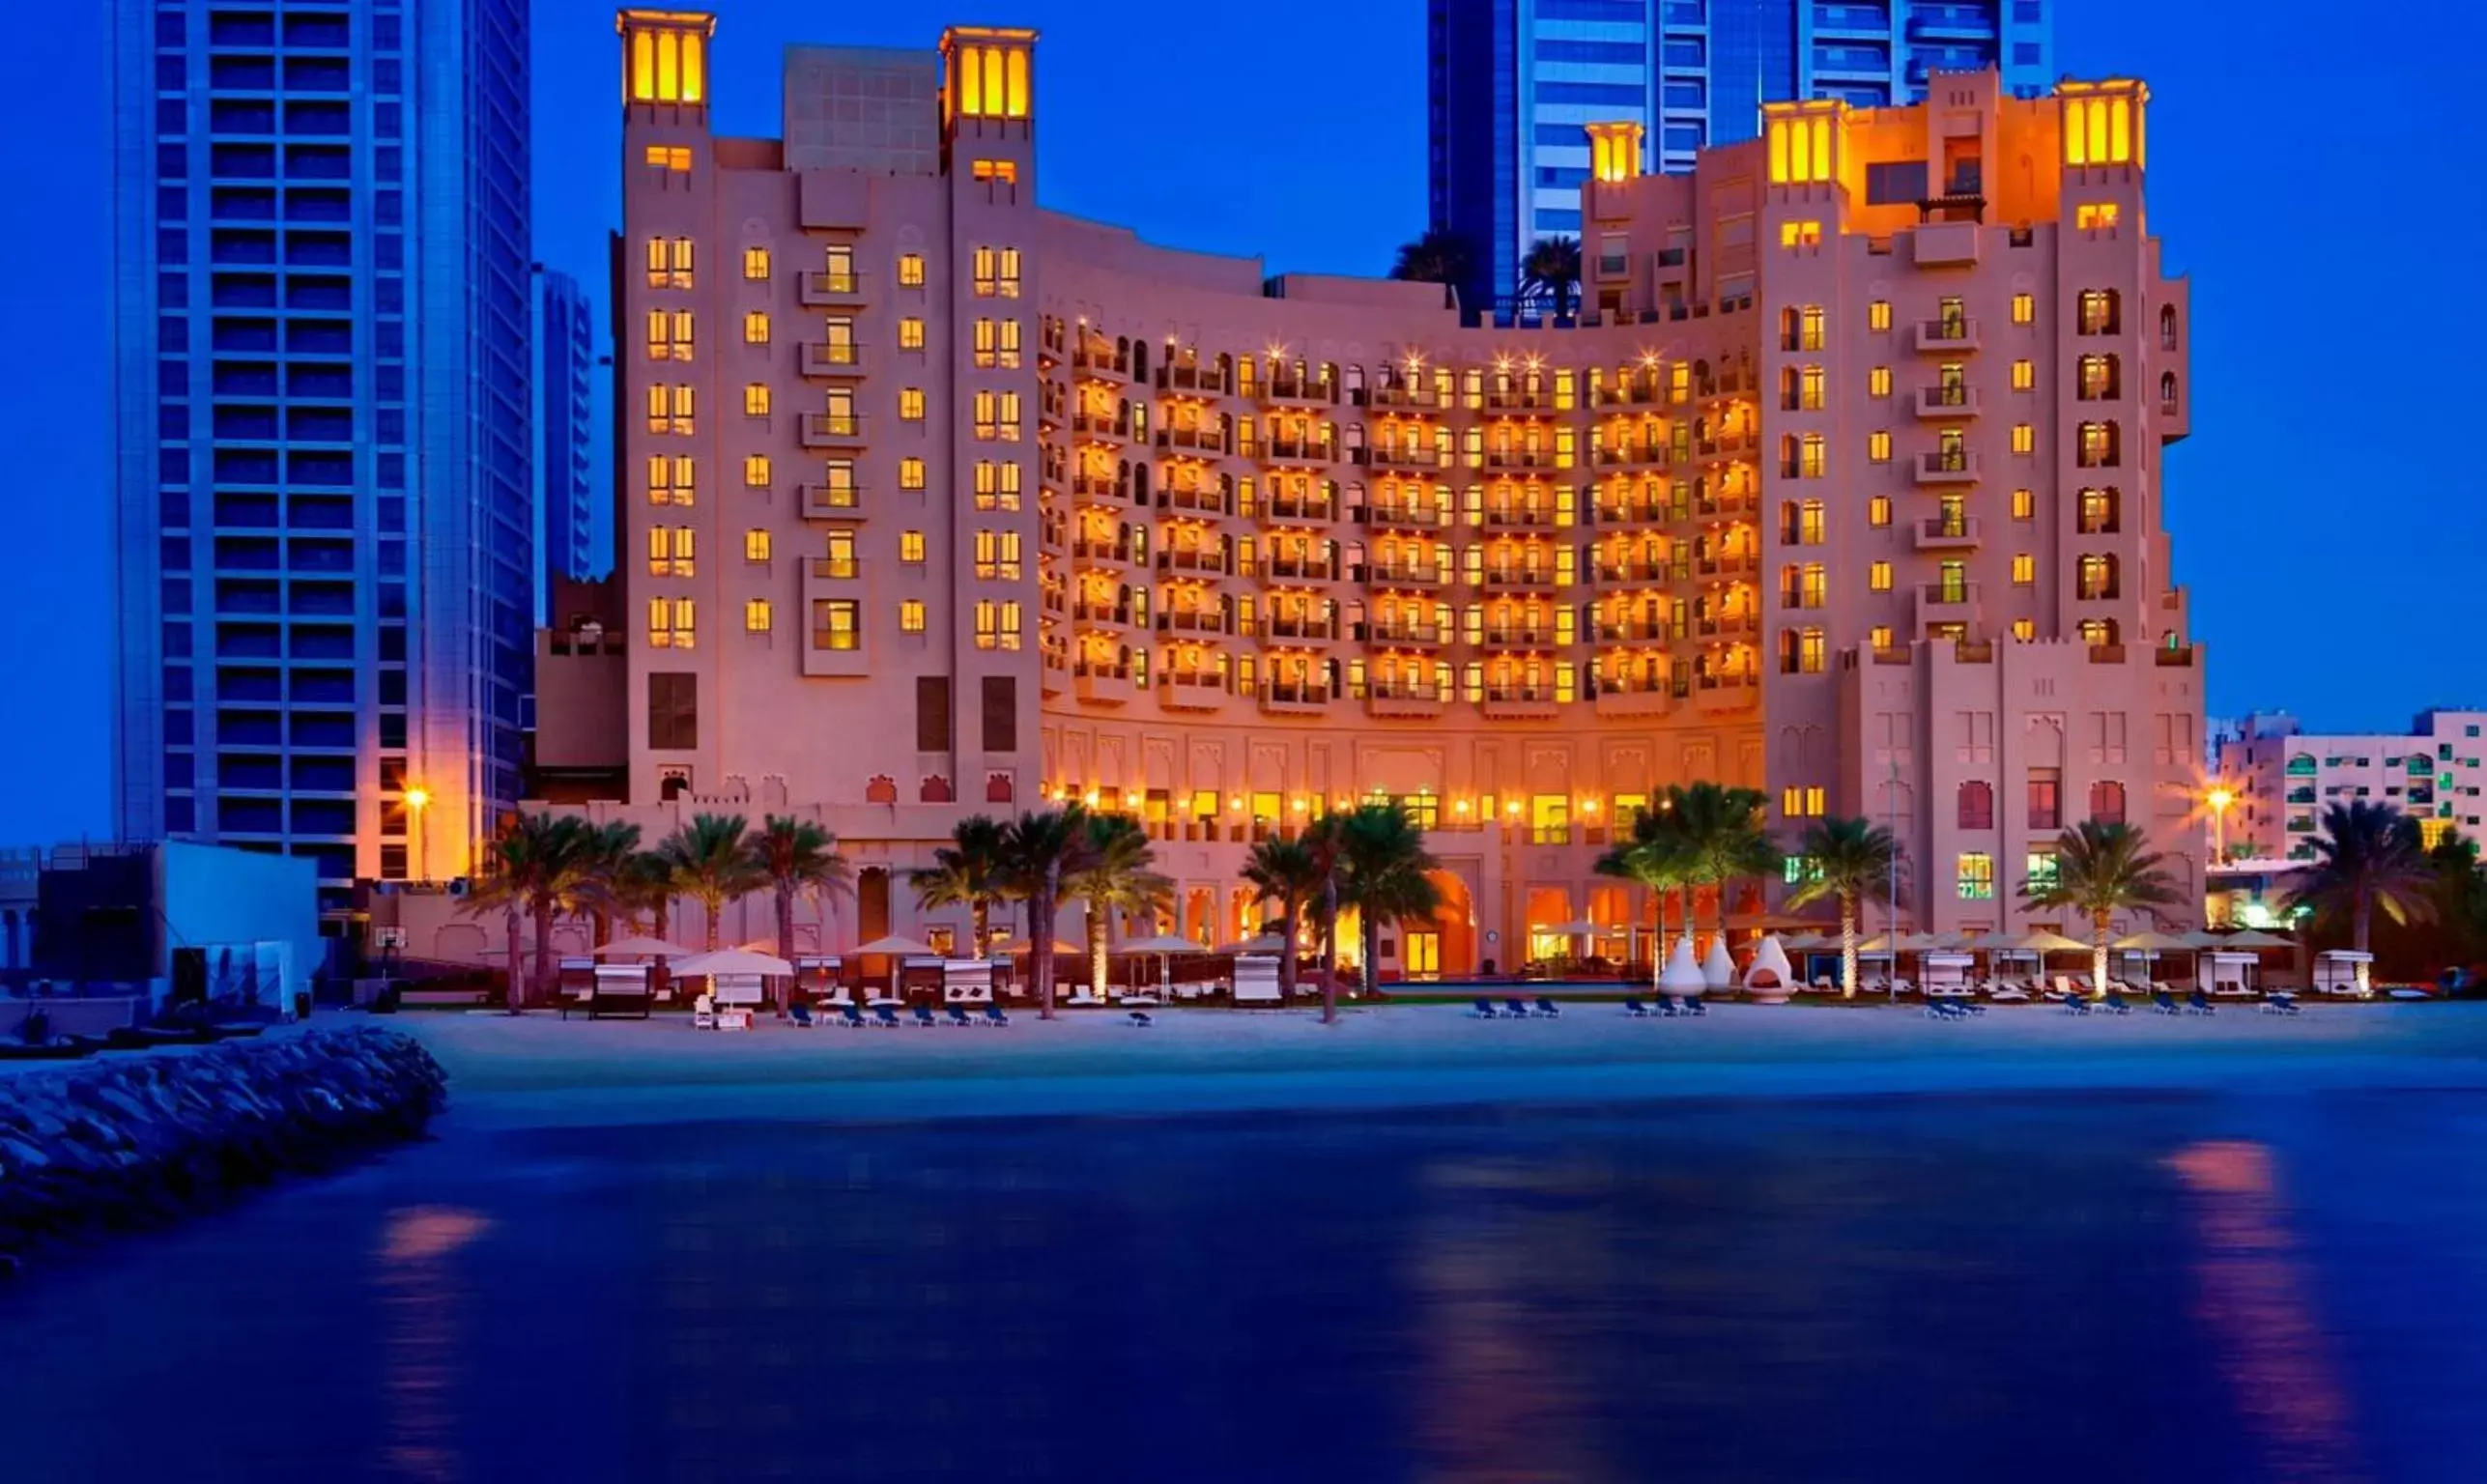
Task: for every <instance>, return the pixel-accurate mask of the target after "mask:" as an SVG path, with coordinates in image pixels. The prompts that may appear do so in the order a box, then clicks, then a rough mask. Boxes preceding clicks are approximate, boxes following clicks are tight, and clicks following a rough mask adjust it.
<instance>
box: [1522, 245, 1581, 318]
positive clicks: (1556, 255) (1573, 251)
mask: <svg viewBox="0 0 2487 1484" xmlns="http://www.w3.org/2000/svg"><path fill="white" fill-rule="evenodd" d="M1520 273H1521V287H1522V288H1523V289H1524V290H1526V291H1528V292H1529V293H1532V294H1543V295H1545V296H1547V297H1548V298H1550V299H1552V300H1554V301H1555V318H1557V319H1558V320H1559V319H1566V318H1569V317H1570V315H1571V312H1572V292H1573V291H1574V290H1575V289H1578V288H1579V287H1580V284H1581V240H1580V239H1579V238H1577V237H1568V236H1562V235H1559V234H1558V235H1557V236H1554V237H1548V238H1541V239H1539V240H1538V242H1537V244H1536V245H1535V246H1533V247H1530V248H1529V255H1528V256H1527V257H1526V258H1523V259H1522V260H1521V261H1520Z"/></svg>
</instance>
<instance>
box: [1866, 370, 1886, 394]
mask: <svg viewBox="0 0 2487 1484" xmlns="http://www.w3.org/2000/svg"><path fill="white" fill-rule="evenodd" d="M1866 395H1867V396H1870V397H1887V396H1890V395H1891V368H1890V367H1889V366H1876V367H1874V368H1873V369H1872V370H1871V371H1868V372H1867V373H1866Z"/></svg>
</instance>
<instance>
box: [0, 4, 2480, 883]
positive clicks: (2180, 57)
mask: <svg viewBox="0 0 2487 1484" xmlns="http://www.w3.org/2000/svg"><path fill="white" fill-rule="evenodd" d="M717 8H718V9H719V10H720V11H721V13H722V15H721V19H720V21H719V24H718V36H717V52H716V56H717V62H716V64H715V71H716V77H715V84H714V89H715V94H716V98H717V107H718V112H719V124H720V127H721V128H724V129H727V130H729V131H734V132H750V133H774V132H776V129H777V117H778V100H777V94H778V48H779V46H780V45H781V44H782V43H786V42H791V41H814V42H835V43H854V44H881V45H904V46H929V45H930V44H932V43H933V41H934V40H935V38H936V37H937V36H938V34H939V27H940V25H941V24H942V22H943V20H944V19H946V18H950V15H949V14H948V13H946V12H945V10H944V8H943V7H942V6H940V5H939V4H937V3H930V4H918V3H906V4H897V5H885V6H880V7H860V6H859V7H843V6H840V7H826V6H823V5H821V4H820V3H819V0H719V4H718V7H717ZM109 10H110V6H109V5H107V4H103V3H99V0H82V3H78V4H72V5H64V6H53V7H49V8H47V9H46V10H44V12H43V20H42V22H41V23H40V28H41V30H42V31H43V32H44V33H46V36H45V42H46V44H45V45H44V46H43V47H42V48H40V49H41V50H42V52H43V60H42V63H41V65H35V66H28V67H23V68H21V69H20V70H19V72H20V75H19V79H18V85H17V86H18V89H19V94H18V104H17V108H18V117H19V118H20V120H24V121H36V120H40V121H43V130H42V139H41V142H40V145H39V146H37V147H33V148H27V149H21V150H19V151H18V152H17V160H18V164H17V171H18V175H17V181H16V185H15V186H14V188H13V189H12V190H11V191H10V192H8V193H7V197H6V200H7V204H6V207H5V208H0V209H5V210H6V211H7V212H8V213H9V214H10V216H9V219H8V220H7V227H8V229H9V236H8V240H9V241H11V242H14V243H17V244H18V245H17V247H16V249H15V251H16V252H17V254H18V271H17V274H16V276H15V278H14V283H15V284H16V286H17V292H16V294H15V295H14V296H13V301H12V304H11V309H12V318H13V320H14V322H15V323H16V324H17V326H18V328H19V331H20V333H19V334H18V335H17V337H16V339H15V342H14V344H15V346H16V348H17V349H16V354H14V355H12V356H10V357H7V358H6V367H7V369H6V370H5V371H4V372H0V376H6V377H7V378H8V386H7V391H8V404H7V405H8V406H9V407H10V408H11V409H12V410H13V412H14V417H13V419H12V423H13V425H14V427H15V428H16V430H17V435H18V436H17V446H18V447H19V448H20V449H21V450H22V452H21V455H20V457H21V467H20V470H19V477H18V478H16V479H14V480H13V481H12V482H11V484H10V487H9V493H8V495H7V497H6V500H5V503H6V504H7V506H8V508H9V509H10V510H11V511H13V512H14V513H13V517H12V525H13V526H14V528H16V529H17V530H18V532H19V536H18V538H17V539H18V546H17V552H18V559H17V565H16V567H15V568H14V571H13V574H12V575H13V578H14V593H13V594H12V596H13V597H14V600H15V601H14V611H15V612H16V613H17V614H18V621H17V625H16V628H15V629H14V632H13V633H12V634H11V635H10V636H8V639H7V641H6V642H0V698H5V699H6V706H7V712H6V720H5V722H0V778H6V779H8V780H9V786H8V787H7V789H6V791H5V792H0V800H5V802H0V842H17V841H26V840H40V839H46V838H55V837H65V836H71V835H75V834H78V833H81V832H100V831H103V830H105V829H106V828H108V819H109V812H108V808H107V804H106V790H107V788H108V781H109V776H110V770H109V761H108V751H107V748H108V742H109V728H110V725H111V723H110V714H109V706H108V693H109V689H110V683H111V681H110V659H111V650H110V643H111V632H112V611H111V605H112V602H113V595H112V573H111V557H110V552H109V547H108V518H109V516H108V512H109V480H110V478H111V464H110V448H111V440H112V425H111V380H110V373H111V363H110V357H109V354H108V351H109V335H110V323H111V319H110V313H111V306H110V300H109V288H110V240H109V237H108V235H107V233H108V224H109V219H110V217H109V214H110V210H111V203H110V198H109V192H108V188H107V185H108V182H109V179H110V154H109V143H108V129H109V115H108V73H107V35H106V20H107V15H108V13H109ZM2057 10H2058V20H2057V38H2058V43H2059V50H2058V56H2059V59H2060V64H2061V66H2062V67H2063V69H2064V70H2065V71H2068V72H2071V73H2073V74H2074V75H2079V76H2103V75H2109V74H2138V75H2140V76H2143V77H2145V78H2147V79H2149V81H2150V84H2151V87H2152V90H2153V93H2154V100H2153V110H2152V116H2151V161H2150V162H2151V185H2150V195H2151V203H2152V214H2151V227H2152V229H2153V230H2154V231H2155V232H2157V233H2158V234H2159V235H2160V236H2161V237H2162V238H2163V239H2164V240H2165V242H2166V244H2167V246H2166V252H2167V264H2168V266H2169V268H2170V269H2171V271H2177V272H2183V273H2187V274H2190V275H2191V276H2192V279H2193V310H2194V321H2193V328H2194V335H2193V346H2194V367H2193V386H2194V402H2193V406H2194V419H2193V436H2192V438H2191V439H2190V440H2189V441H2188V442H2186V443H2183V444H2181V445H2179V446H2178V447H2177V448H2176V449H2175V450H2174V451H2173V452H2172V454H2171V455H2170V457H2169V460H2168V471H2167V490H2168V505H2169V510H2170V514H2169V524H2170V526H2171V527H2172V528H2173V529H2174V532H2175V537H2176V543H2175V544H2176V572H2177V576H2178V578H2179V580H2180V581H2182V582H2184V583H2185V584H2186V585H2188V586H2189V587H2191V589H2192V593H2193V614H2194V633H2195V635H2196V637H2197V638H2198V639H2200V640H2202V641H2203V642H2206V643H2208V644H2209V645H2210V646H2211V651H2212V652H2211V665H2212V669H2211V671H2210V678H2211V709H2212V710H2213V712H2214V713H2215V714H2216V713H2221V712H2230V711H2240V710H2244V709H2247V708H2285V709H2289V710H2294V711H2295V712H2297V713H2298V714H2299V715H2300V716H2301V718H2303V719H2304V720H2305V721H2306V722H2307V723H2308V724H2309V725H2310V726H2313V727H2317V728H2326V729H2336V730H2346V729H2357V728H2375V729H2383V728H2397V727H2399V726H2401V725H2403V724H2404V723H2405V722H2406V720H2407V718H2408V716H2409V714H2410V713H2411V712H2412V711H2414V710H2415V709H2416V708H2417V707H2419V706H2422V705H2425V704H2429V703H2434V702H2438V701H2454V702H2468V703H2470V704H2487V660H2482V659H2481V658H2480V649H2479V646H2478V638H2477V636H2478V635H2479V633H2480V631H2481V627H2482V626H2481V624H2480V623H2479V618H2478V614H2479V608H2480V588H2481V585H2482V579H2487V499H2482V490H2481V482H2482V481H2481V477H2480V473H2479V470H2480V468H2481V465H2480V462H2479V461H2478V459H2477V458H2476V457H2475V455H2474V453H2471V454H2465V453H2464V452H2463V451H2462V450H2463V449H2465V448H2469V447H2471V446H2472V445H2471V444H2470V443H2469V442H2466V441H2465V439H2464V438H2463V436H2462V435H2461V433H2460V430H2461V429H2464V428H2474V427H2476V426H2477V425H2478V423H2479V420H2480V419H2479V414H2478V412H2477V396H2478V385H2479V384H2478V381H2477V378H2476V344H2475V340H2476V327H2477V324H2478V314H2477V300H2478V272H2479V270H2478V267H2477V264H2478V261H2479V258H2478V254H2479V248H2480V243H2481V242H2482V241H2487V208H2482V205H2481V202H2482V194H2481V187H2480V185H2479V181H2478V178H2477V170H2478V162H2479V160H2480V159H2481V158H2487V113H2482V111H2481V110H2480V109H2478V108H2477V107H2476V105H2475V102H2474V100H2473V99H2472V98H2469V97H2466V96H2465V95H2464V94H2463V93H2462V92H2461V91H2459V86H2460V84H2461V83H2462V82H2463V81H2465V80H2466V73H2464V72H2463V71H2462V70H2461V67H2460V59H2462V58H2466V57H2473V56H2477V55H2480V54H2482V52H2487V15H2482V8H2480V7H2477V6H2475V5H2473V4H2471V3H2469V0H2403V3H2400V4H2397V5H2393V6H2389V7H2378V8H2376V11H2377V12H2379V13H2380V12H2388V13H2389V21H2388V23H2376V24H2368V23H2365V20H2364V15H2365V14H2366V13H2361V12H2358V11H2355V10H2351V9H2344V8H2343V7H2341V6H2340V5H2339V4H2338V3H2337V0H2329V3H2326V4H2323V5H2321V6H2316V5H2313V4H2294V3H2285V0H2260V3H2256V4H2252V5H2245V4H2230V3H2224V0H2058V3H2057ZM535 15H536V38H535V58H534V60H535V78H536V85H535V118H536V141H535V152H534V156H535V168H536V195H535V212H536V224H535V241H536V253H537V256H539V257H540V258H543V259H544V260H546V261H547V262H549V263H552V264H553V265H555V266H557V267H560V268H565V269H567V270H569V271H572V272H575V273H577V274H578V275H580V276H581V277H582V278H583V279H586V280H588V281H589V282H591V283H595V282H597V281H598V280H600V279H601V278H602V275H603V267H602V265H603V262H604V235H605V232H606V229H607V227H608V225H609V224H610V223H611V222H612V221H613V219H614V216H615V209H616V205H617V202H618V197H619V170H618V168H617V161H616V158H615V151H616V149H617V148H618V135H619V120H618V112H617V109H616V107H615V76H616V64H615V55H614V34H613V7H612V6H611V5H609V4H602V3H594V0H536V4H535ZM2300 16H2301V17H2303V22H2302V23H2301V24H2299V23H2294V22H2296V20H2297V18H2298V17H2300ZM956 18H958V19H983V20H995V21H1007V22H1010V23H1015V24H1027V25H1033V26H1036V27H1038V28H1039V29H1040V30H1041V31H1042V32H1043V42H1042V43H1041V44H1040V49H1039V57H1040V62H1039V71H1038V109H1039V119H1040V125H1039V129H1040V133H1039V137H1040V139H1041V141H1042V143H1041V147H1040V150H1039V169H1040V175H1041V183H1040V191H1041V194H1042V195H1043V199H1044V200H1045V201H1046V202H1047V204H1049V205H1051V206H1053V207H1055V208H1058V209H1061V210H1064V211H1069V212H1073V213H1077V214H1083V215H1093V216H1100V217H1103V218H1106V219H1109V220H1115V221H1123V222H1129V223H1130V224H1132V225H1134V226H1136V227H1137V228H1138V229H1139V230H1140V231H1141V232H1142V233H1143V234H1144V235H1146V236H1148V237H1150V238H1152V239H1154V240H1157V241H1159V242H1165V243H1175V244H1179V245H1183V246H1187V247H1199V248H1209V249H1215V250H1219V251H1227V252H1238V253H1258V254H1260V255H1262V256H1263V257H1264V258H1266V259H1267V260H1268V262H1269V264H1270V265H1271V267H1272V269H1273V270H1276V269H1309V270H1323V271H1344V272H1374V271H1381V270H1382V269H1383V268H1384V267H1386V265H1387V263H1388V261H1389V256H1390V250H1391V248H1392V247H1393V246H1394V245H1395V244H1396V243H1399V242H1400V241H1402V240H1403V239H1405V238H1407V237H1409V236H1411V235H1413V234H1415V232H1416V231H1417V230H1419V229H1420V228H1421V227H1422V226H1423V224H1424V210H1425V195H1424V163H1425V137H1424V134H1425V106H1424V104H1425V100H1424V70H1425V42H1424V6H1423V4H1422V0H1322V3H1309V0H1238V3H1236V4H1232V5H1196V6H1168V5H1165V4H1164V3H1162V0H1006V3H999V4H993V3H979V4H976V5H974V6H971V7H967V8H965V9H964V10H963V11H961V12H960V13H958V14H957V16H956Z"/></svg>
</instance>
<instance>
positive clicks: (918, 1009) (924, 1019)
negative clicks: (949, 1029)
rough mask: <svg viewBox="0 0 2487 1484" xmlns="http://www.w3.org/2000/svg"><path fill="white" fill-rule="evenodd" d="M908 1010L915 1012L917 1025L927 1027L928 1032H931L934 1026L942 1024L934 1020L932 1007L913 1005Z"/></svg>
mask: <svg viewBox="0 0 2487 1484" xmlns="http://www.w3.org/2000/svg"><path fill="white" fill-rule="evenodd" d="M908 1008H909V1009H910V1010H912V1011H914V1012H915V1023H916V1024H918V1025H920V1026H923V1027H925V1028H926V1029H927V1030H929V1029H931V1028H932V1027H933V1026H936V1025H939V1024H940V1023H941V1022H940V1021H938V1020H935V1019H934V1018H932V1007H931V1006H929V1005H913V1006H909V1007H908Z"/></svg>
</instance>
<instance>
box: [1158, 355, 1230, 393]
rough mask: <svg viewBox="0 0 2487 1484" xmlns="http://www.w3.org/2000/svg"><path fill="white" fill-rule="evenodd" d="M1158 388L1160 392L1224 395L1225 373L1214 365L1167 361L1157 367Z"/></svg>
mask: <svg viewBox="0 0 2487 1484" xmlns="http://www.w3.org/2000/svg"><path fill="white" fill-rule="evenodd" d="M1158 389H1159V390H1161V391H1195V392H1199V393H1202V394H1203V395H1206V396H1223V395H1225V394H1226V373H1225V372H1223V371H1221V370H1219V369H1218V368H1217V367H1216V366H1215V365H1201V364H1199V363H1197V362H1194V361H1181V360H1177V361H1168V362H1167V363H1165V364H1164V365H1161V366H1159V367H1158Z"/></svg>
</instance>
